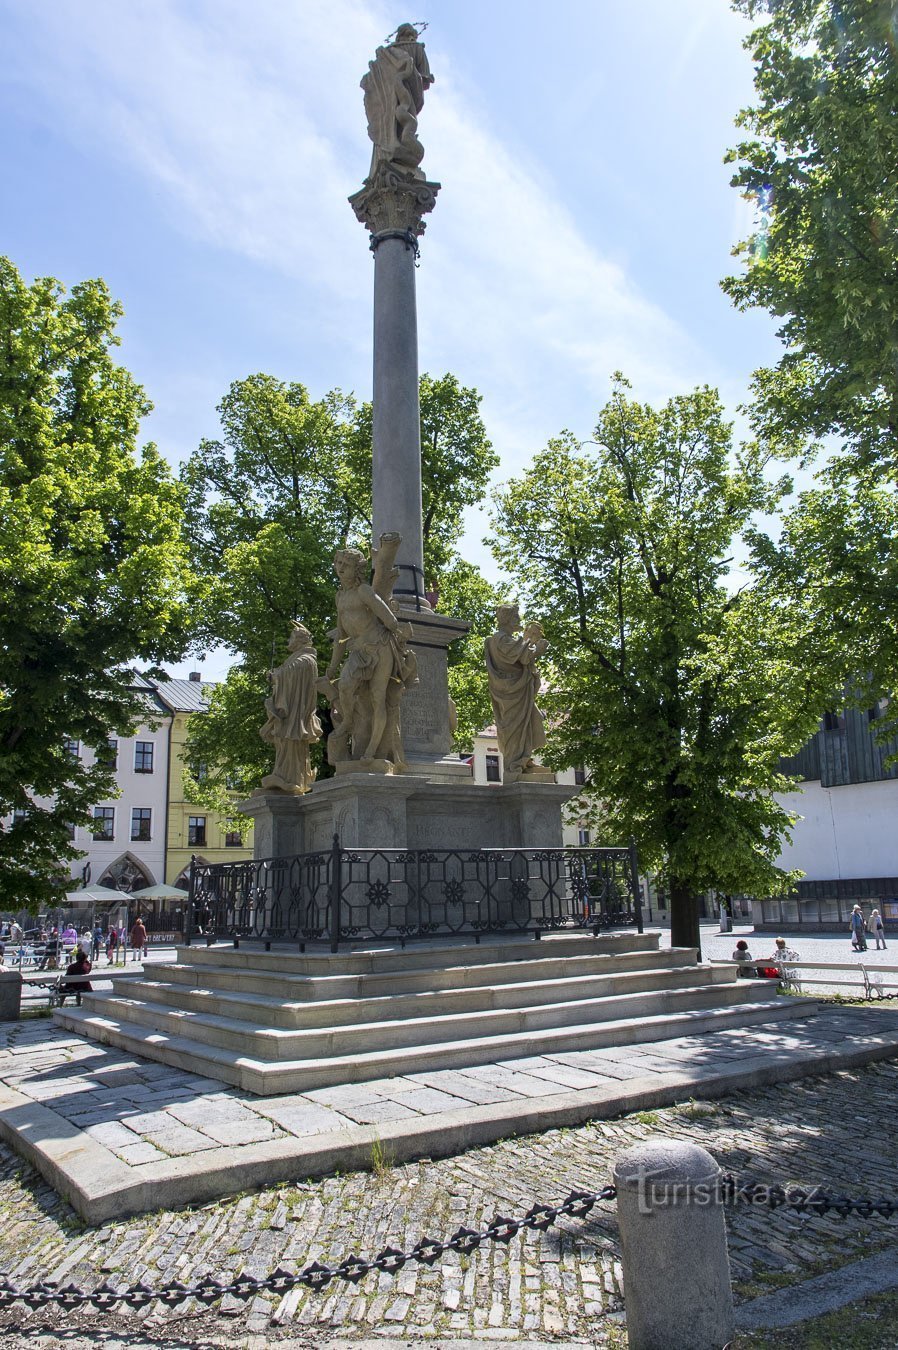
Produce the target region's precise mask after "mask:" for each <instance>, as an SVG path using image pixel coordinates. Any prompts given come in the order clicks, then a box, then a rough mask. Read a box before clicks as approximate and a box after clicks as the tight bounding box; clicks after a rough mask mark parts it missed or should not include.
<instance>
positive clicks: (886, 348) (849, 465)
mask: <svg viewBox="0 0 898 1350" xmlns="http://www.w3.org/2000/svg"><path fill="white" fill-rule="evenodd" d="M735 8H737V9H739V10H741V11H742V12H743V13H745V14H746V15H748V16H749V17H750V18H752V19H759V20H760V22H759V24H758V26H757V27H756V28H755V29H754V31H753V32H752V33H751V34H750V36H749V37H748V39H747V40H746V46H747V48H748V49H749V50H750V51H751V53H752V55H753V57H754V60H755V89H756V94H757V98H756V102H755V104H754V106H753V107H751V108H749V109H748V110H746V111H745V112H743V113H742V114H741V116H740V122H741V124H742V126H743V127H744V128H745V129H746V130H747V132H748V133H749V139H746V140H744V141H743V142H741V143H740V144H739V145H738V146H737V147H736V148H735V149H734V150H733V151H732V152H731V154H730V159H731V160H734V161H737V162H738V168H737V171H736V174H735V177H734V178H733V183H734V185H735V186H737V187H739V188H741V189H742V190H743V191H744V192H746V193H748V194H749V195H751V196H753V197H754V198H755V200H756V202H757V203H758V206H759V215H758V225H757V227H756V230H755V233H754V234H753V236H752V237H751V238H750V239H748V240H746V241H745V242H744V243H742V244H740V245H739V246H738V247H737V249H736V253H737V254H739V255H741V256H742V258H743V259H744V261H745V270H744V272H742V273H741V274H740V275H738V276H733V277H729V278H728V279H727V280H726V281H725V282H724V283H723V284H724V289H725V290H726V291H727V292H728V293H729V294H730V295H731V296H732V298H733V299H734V301H735V302H736V304H737V305H738V306H739V307H740V308H743V309H745V308H748V307H750V306H761V307H763V308H765V309H767V310H769V311H770V313H771V314H774V315H776V316H777V318H779V319H781V320H782V324H781V326H780V329H779V333H780V336H781V337H782V339H783V342H784V344H785V350H784V352H783V356H782V358H781V360H780V361H779V363H778V365H777V366H776V368H775V369H772V370H760V371H758V372H757V373H756V375H755V378H754V382H753V391H752V392H753V399H752V403H751V406H750V409H749V413H750V417H751V421H752V424H753V428H754V430H755V432H756V434H758V435H759V436H762V437H766V438H768V439H769V438H771V437H776V438H778V439H779V440H780V441H781V442H782V443H783V444H786V443H788V442H791V444H792V448H793V451H794V452H795V453H806V452H807V442H808V441H810V442H811V443H812V444H814V443H819V442H821V441H822V440H823V438H825V437H828V436H831V437H833V438H835V443H834V442H833V440H832V439H831V440H830V441H828V442H827V452H828V455H829V458H828V459H827V461H826V462H825V463H824V464H823V466H822V468H820V469H819V470H818V472H817V475H816V479H815V482H814V485H813V487H812V488H811V489H810V490H809V491H807V492H804V493H802V494H801V495H800V496H799V498H798V500H797V501H796V503H795V504H794V506H793V507H792V509H791V510H790V512H789V513H788V515H787V517H786V520H785V525H784V529H783V532H782V535H781V537H780V539H779V540H778V541H777V544H776V545H774V544H773V543H772V542H771V541H766V542H763V541H758V542H759V545H760V546H759V551H758V560H759V563H761V564H762V566H763V568H764V570H765V572H766V574H767V576H768V579H769V585H770V587H771V589H772V590H774V591H778V592H779V593H781V594H783V593H788V592H791V593H792V594H800V595H801V596H802V610H801V622H800V623H797V624H794V625H792V627H791V637H792V639H793V641H794V647H793V651H792V659H793V661H795V662H796V663H802V664H803V665H804V667H805V670H806V671H807V674H808V677H809V679H811V678H813V682H814V684H815V686H816V687H815V688H814V691H813V694H812V697H813V698H814V699H815V700H816V706H817V708H818V711H822V709H823V708H824V707H826V706H832V703H831V702H830V703H826V702H824V701H823V700H824V699H825V698H826V697H827V693H826V691H827V690H828V689H830V690H831V689H832V688H833V687H835V688H838V687H839V686H840V684H843V685H845V686H846V687H848V688H849V690H850V691H853V696H854V698H855V699H859V700H862V701H865V702H867V701H870V700H871V699H875V698H877V697H878V696H880V695H882V694H885V693H888V692H889V691H893V690H894V689H895V688H896V687H898V651H896V642H895V623H894V613H895V595H896V593H898V498H896V493H895V487H896V475H898V285H896V283H898V177H896V173H895V165H896V163H898V119H896V112H895V110H896V107H898V61H896V54H895V52H896V49H895V6H894V4H893V3H891V0H767V2H766V3H762V2H761V0H735ZM784 636H785V635H784ZM879 726H880V728H881V733H882V734H883V736H888V735H890V734H894V732H895V729H896V722H895V718H894V715H893V716H890V717H888V718H886V719H885V720H883V721H882V722H880V723H879Z"/></svg>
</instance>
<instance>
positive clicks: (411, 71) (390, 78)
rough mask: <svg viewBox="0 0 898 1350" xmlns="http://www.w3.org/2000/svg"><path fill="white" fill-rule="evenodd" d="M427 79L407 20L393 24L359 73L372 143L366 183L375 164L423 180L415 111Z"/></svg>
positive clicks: (430, 78) (420, 45)
mask: <svg viewBox="0 0 898 1350" xmlns="http://www.w3.org/2000/svg"><path fill="white" fill-rule="evenodd" d="M432 84H433V76H432V75H431V73H430V66H429V65H428V63H427V55H426V53H425V51H424V43H423V42H419V41H418V30H417V28H415V27H414V25H413V24H410V23H404V24H401V25H400V26H399V28H398V29H397V30H396V33H395V35H394V37H393V41H392V42H390V43H389V45H388V46H385V47H378V49H377V52H376V53H375V56H374V60H373V61H369V62H368V74H367V75H363V76H362V89H363V90H364V91H365V113H366V115H367V118H368V135H369V136H370V137H371V140H372V141H373V142H374V151H373V153H372V156H371V168H370V169H369V171H368V182H369V183H371V184H373V183H374V182H375V179H376V177H377V172H378V169H379V168H380V166H381V165H384V166H385V167H386V168H388V169H392V170H395V171H396V172H398V173H400V174H404V175H410V176H412V177H414V178H420V179H422V180H423V178H424V173H423V171H422V170H421V168H420V167H419V166H420V164H421V160H422V159H423V157H424V147H423V145H422V144H421V142H420V141H419V140H418V113H419V112H420V111H421V109H422V108H423V107H424V91H425V89H428V88H429V87H430V85H432Z"/></svg>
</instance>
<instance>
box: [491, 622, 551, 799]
mask: <svg viewBox="0 0 898 1350" xmlns="http://www.w3.org/2000/svg"><path fill="white" fill-rule="evenodd" d="M485 654H486V669H487V675H488V676H489V686H490V698H491V699H492V704H493V716H494V718H495V721H496V732H497V735H498V740H499V749H500V750H501V752H502V758H503V760H504V761H505V763H504V770H505V774H504V776H505V779H506V781H513V780H514V779H515V778H516V777H518V776H519V775H520V774H521V773H522V772H523V771H524V769H526V767H527V765H528V764H529V763H530V758H531V756H532V754H533V752H534V750H541V749H542V747H543V746H544V745H545V743H546V732H545V726H544V724H543V715H542V713H541V712H540V710H539V708H537V706H536V696H537V694H538V693H539V671H538V670H537V668H536V666H535V665H534V662H535V660H536V655H537V653H536V648H535V646H534V644H533V643H532V642H529V641H528V640H527V638H524V637H516V636H514V635H513V634H512V633H501V632H500V633H494V634H493V636H492V637H490V638H487V640H486V645H485Z"/></svg>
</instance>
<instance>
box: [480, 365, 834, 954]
mask: <svg viewBox="0 0 898 1350" xmlns="http://www.w3.org/2000/svg"><path fill="white" fill-rule="evenodd" d="M628 388H629V386H628V385H627V382H626V381H625V380H623V378H622V377H620V376H618V377H617V379H616V385H615V390H614V393H613V397H612V398H611V400H610V402H609V403H608V404H607V405H606V407H605V408H604V409H603V411H602V413H601V415H600V418H599V423H598V426H597V428H596V432H595V443H594V447H593V448H592V449H587V448H586V447H583V446H581V445H579V444H578V443H577V442H576V440H575V439H574V438H573V436H572V435H571V434H570V433H569V432H565V433H564V434H563V435H562V436H561V437H559V438H558V439H557V440H553V441H551V442H550V443H549V445H548V447H547V448H546V449H545V450H544V451H542V452H540V453H539V454H538V455H537V456H536V457H535V459H534V461H533V464H532V466H531V468H530V469H529V470H528V471H527V472H526V473H525V474H524V475H523V476H522V477H520V478H519V479H516V480H514V481H512V482H510V483H509V484H508V485H506V486H505V487H504V488H503V489H501V490H500V491H499V493H498V494H497V496H496V510H495V517H494V522H493V523H494V528H495V533H496V544H495V554H496V557H497V559H498V560H499V561H500V562H501V563H502V564H503V565H504V566H505V568H506V570H507V571H508V572H509V573H510V574H511V576H512V577H514V579H515V581H516V582H517V585H518V586H519V588H520V592H521V597H522V600H523V602H524V604H525V606H526V608H527V612H528V614H529V615H530V616H532V617H538V618H539V619H540V620H541V622H542V624H543V627H544V629H545V633H546V636H547V637H548V639H549V641H550V644H551V645H550V651H549V654H548V658H547V660H546V662H545V663H544V674H545V676H546V677H547V680H548V684H549V690H548V692H547V694H546V695H545V699H546V704H547V710H548V712H549V713H550V716H551V722H550V725H551V733H550V742H549V747H548V754H547V759H548V760H549V762H550V763H551V764H553V765H554V766H556V767H562V766H565V765H571V764H577V765H583V766H584V767H585V768H586V770H587V787H586V789H585V792H584V799H583V806H584V809H588V810H590V811H591V816H592V823H593V825H594V826H595V827H597V829H598V833H599V837H600V838H603V839H604V840H606V841H607V842H615V843H620V842H621V840H626V838H627V837H628V836H629V835H630V834H633V835H634V836H635V837H636V839H637V842H638V846H639V850H640V856H641V859H642V862H643V865H644V866H646V867H648V868H651V869H657V870H658V871H659V872H660V873H661V874H662V875H663V876H664V878H665V881H666V884H667V886H668V888H669V891H670V895H671V917H672V927H673V933H672V937H673V941H674V943H675V944H678V945H683V946H698V945H699V925H698V905H697V898H698V896H699V895H700V894H701V893H703V892H705V891H707V890H709V889H712V888H716V889H718V890H720V891H724V892H732V891H739V890H748V891H754V892H756V893H758V894H770V893H771V892H775V891H777V890H778V889H779V887H780V886H781V884H782V881H783V878H784V874H783V873H782V872H781V871H780V869H779V868H778V867H777V865H776V859H777V857H778V855H779V852H780V845H781V841H782V840H783V838H784V837H785V836H787V834H788V830H789V826H790V823H791V822H790V817H789V816H788V814H787V813H786V812H785V811H784V810H783V809H782V808H781V807H780V806H779V804H778V803H777V801H776V799H775V798H774V796H773V795H772V794H773V793H774V792H775V791H776V790H777V789H782V788H784V787H785V786H786V785H787V782H788V780H787V779H785V778H784V777H783V776H782V775H781V773H780V772H779V768H778V762H779V758H780V756H781V755H782V754H784V753H788V752H790V751H791V750H794V749H797V748H798V746H799V745H800V744H801V743H802V740H803V739H804V737H805V736H806V735H807V734H809V733H810V732H811V731H812V730H814V729H815V726H816V717H815V715H814V714H813V713H809V712H808V711H807V710H806V708H805V706H804V704H803V703H802V700H801V699H800V698H796V697H794V695H795V684H796V673H795V672H794V671H793V670H790V669H789V668H788V666H787V663H786V662H785V661H784V659H783V656H782V650H781V647H780V644H779V642H778V641H777V639H776V636H775V629H774V628H773V627H772V626H771V623H770V615H771V608H772V606H771V602H770V597H769V596H768V595H767V594H765V593H764V592H763V590H762V589H761V588H757V587H755V586H753V585H752V584H751V582H750V581H747V582H746V583H745V584H744V585H742V586H741V587H740V588H738V589H733V586H732V584H728V573H729V563H730V562H731V561H732V548H733V546H734V543H735V542H736V541H737V540H738V538H739V536H740V534H743V533H744V532H745V531H746V530H747V529H748V528H749V527H750V524H751V521H752V518H753V516H754V515H755V513H757V512H769V511H772V510H773V509H775V507H776V506H777V504H778V502H779V501H780V499H781V498H782V496H783V494H784V493H785V492H786V491H788V487H789V483H788V480H787V479H785V478H783V479H781V480H779V481H777V482H775V483H771V482H769V481H768V476H767V472H766V471H767V470H768V466H769V452H766V451H764V450H763V449H762V448H761V447H760V446H759V445H758V443H757V442H753V443H750V444H745V445H742V446H740V447H739V449H738V450H737V451H735V452H734V451H733V447H732V434H731V433H732V429H731V427H730V425H728V424H727V423H726V422H725V421H724V418H723V413H722V408H721V405H720V402H719V399H718V397H717V395H716V393H715V392H714V391H712V390H710V389H707V388H705V389H698V390H696V391H694V392H693V393H692V394H689V395H686V396H683V397H679V398H674V399H672V400H671V401H670V402H669V403H667V404H666V405H665V406H664V407H663V408H661V409H660V410H658V411H656V410H654V409H652V408H650V407H648V406H646V405H642V404H639V403H637V402H635V401H633V400H632V399H630V398H629V397H628V396H627V390H628Z"/></svg>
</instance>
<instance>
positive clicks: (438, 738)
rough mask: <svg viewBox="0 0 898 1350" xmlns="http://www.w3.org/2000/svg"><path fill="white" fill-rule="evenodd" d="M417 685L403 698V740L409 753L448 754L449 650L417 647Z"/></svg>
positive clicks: (449, 740)
mask: <svg viewBox="0 0 898 1350" xmlns="http://www.w3.org/2000/svg"><path fill="white" fill-rule="evenodd" d="M415 654H416V655H417V657H418V684H417V686H416V687H415V688H414V689H409V690H408V692H407V693H406V694H405V697H404V698H403V700H402V743H403V746H404V748H405V752H406V754H407V755H408V754H412V755H414V754H416V753H422V752H423V753H427V754H431V755H434V756H435V757H439V756H441V755H445V754H448V753H449V749H450V742H451V737H450V734H449V701H448V700H449V695H448V690H447V681H446V653H445V651H439V650H434V649H433V648H429V647H416V649H415Z"/></svg>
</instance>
